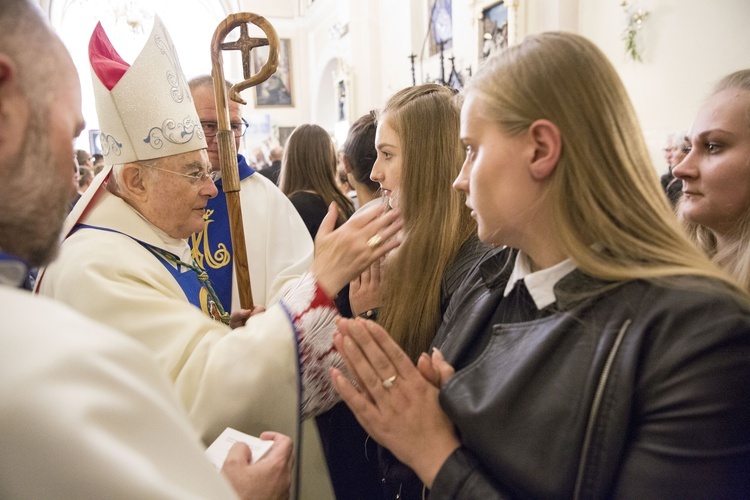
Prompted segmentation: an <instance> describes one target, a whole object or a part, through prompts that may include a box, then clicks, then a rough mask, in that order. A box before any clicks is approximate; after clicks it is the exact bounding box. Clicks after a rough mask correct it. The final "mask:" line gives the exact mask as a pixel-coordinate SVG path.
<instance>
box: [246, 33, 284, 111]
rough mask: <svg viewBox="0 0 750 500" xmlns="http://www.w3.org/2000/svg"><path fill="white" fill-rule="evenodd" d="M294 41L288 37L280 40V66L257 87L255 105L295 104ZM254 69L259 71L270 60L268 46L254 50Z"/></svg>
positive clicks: (260, 106) (262, 106) (259, 106)
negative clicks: (293, 80) (292, 52)
mask: <svg viewBox="0 0 750 500" xmlns="http://www.w3.org/2000/svg"><path fill="white" fill-rule="evenodd" d="M291 50H292V43H291V40H289V39H288V38H281V39H280V40H279V67H278V69H277V70H276V73H274V74H273V75H271V77H270V78H269V79H268V80H266V81H265V82H263V83H261V84H260V85H258V86H256V87H255V107H256V108H265V107H273V106H294V102H293V100H292V95H293V94H292V57H291ZM252 56H253V71H254V72H255V73H257V72H258V71H260V69H261V68H262V67H263V65H264V64H265V63H266V61H267V60H268V47H258V48H256V49H254V50H253V52H252Z"/></svg>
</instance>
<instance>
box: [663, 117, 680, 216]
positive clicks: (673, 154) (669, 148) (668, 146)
mask: <svg viewBox="0 0 750 500" xmlns="http://www.w3.org/2000/svg"><path fill="white" fill-rule="evenodd" d="M685 135H686V132H685V131H684V130H681V131H679V132H675V133H673V134H669V135H668V136H667V140H666V142H665V143H664V159H665V160H666V162H667V172H666V173H665V174H664V175H662V176H661V187H662V188H663V189H664V193H666V195H667V198H669V202H670V203H671V204H672V206H673V207H674V206H675V204H676V203H677V200H679V199H680V196H682V181H681V180H680V179H677V178H676V177H675V176H674V173H673V169H674V167H675V166H677V164H679V163H680V162H681V161H682V159H683V158H685V147H686V142H685Z"/></svg>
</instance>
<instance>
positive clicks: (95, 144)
mask: <svg viewBox="0 0 750 500" xmlns="http://www.w3.org/2000/svg"><path fill="white" fill-rule="evenodd" d="M100 135H101V132H100V131H99V130H98V129H91V130H89V151H91V154H102V143H101V141H100Z"/></svg>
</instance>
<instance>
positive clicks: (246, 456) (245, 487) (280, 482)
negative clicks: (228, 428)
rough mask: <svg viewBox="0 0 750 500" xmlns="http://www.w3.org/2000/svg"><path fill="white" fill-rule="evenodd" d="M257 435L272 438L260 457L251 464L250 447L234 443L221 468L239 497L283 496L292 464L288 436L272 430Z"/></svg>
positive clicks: (289, 483)
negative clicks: (271, 444) (269, 445)
mask: <svg viewBox="0 0 750 500" xmlns="http://www.w3.org/2000/svg"><path fill="white" fill-rule="evenodd" d="M260 438H261V439H268V440H273V441H274V444H273V446H271V449H270V450H268V453H267V454H266V455H265V456H263V458H261V459H260V460H258V461H257V462H256V463H254V464H251V463H250V459H251V457H252V452H251V451H250V448H249V447H248V446H247V445H246V444H245V443H235V445H234V446H232V448H231V449H230V450H229V454H228V455H227V458H226V460H225V461H224V465H223V466H222V468H221V472H222V473H223V474H224V475H225V476H226V477H227V479H228V480H229V482H230V484H231V485H232V487H233V488H234V490H235V491H236V492H237V495H239V497H240V498H241V499H251V498H252V499H253V500H256V499H259V500H278V499H287V498H289V494H290V489H291V487H292V466H293V465H294V457H293V456H292V450H293V447H292V440H291V439H290V438H289V437H287V436H285V435H283V434H278V433H276V432H264V433H263V434H261V435H260Z"/></svg>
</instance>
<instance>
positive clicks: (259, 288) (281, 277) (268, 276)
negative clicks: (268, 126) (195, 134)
mask: <svg viewBox="0 0 750 500" xmlns="http://www.w3.org/2000/svg"><path fill="white" fill-rule="evenodd" d="M188 85H189V86H190V93H191V95H192V97H193V101H194V103H195V109H196V111H197V113H198V119H199V120H200V122H201V124H202V125H203V132H204V134H205V136H206V144H207V146H208V148H207V152H208V160H209V161H210V162H211V167H212V169H213V171H215V172H219V171H220V170H219V166H220V164H219V148H218V140H217V138H216V131H217V128H218V126H217V123H218V118H217V112H216V101H215V99H214V88H213V78H212V77H211V75H203V76H199V77H196V78H193V79H191V80H190V81H189V82H188ZM230 88H231V86H230V85H228V84H227V85H226V91H227V95H229V89H230ZM227 102H228V108H229V123H230V127H231V129H232V131H233V132H234V140H235V147H236V148H237V151H239V150H240V139H241V138H242V135H243V134H244V132H245V131H246V127H247V126H246V124H245V121H244V119H243V118H242V108H241V107H240V104H239V103H237V102H235V101H233V100H231V99H227ZM237 165H238V169H239V178H240V205H241V207H242V221H243V225H244V227H245V247H246V248H247V261H248V267H249V270H250V285H251V287H252V292H253V302H254V303H255V304H260V305H263V306H268V305H270V304H274V303H275V302H276V301H277V300H278V299H279V298H280V292H281V290H282V288H283V286H284V285H285V284H287V283H289V282H290V281H291V280H294V279H296V278H298V277H299V276H300V275H301V274H302V273H304V272H305V271H307V270H309V268H310V265H311V264H312V257H313V242H312V239H311V238H310V233H309V232H308V231H307V228H306V227H305V223H304V222H303V221H302V218H301V217H300V216H299V213H298V212H297V210H296V209H295V208H294V205H292V203H291V202H290V201H289V198H287V197H286V195H285V194H284V193H282V192H281V190H280V189H279V188H278V187H277V186H276V185H275V184H273V183H272V182H271V181H269V180H268V179H267V178H265V177H263V176H262V175H259V173H258V172H256V171H255V170H253V169H252V168H251V167H250V166H249V165H248V163H247V160H246V159H245V157H244V156H243V155H241V154H238V155H237ZM221 183H222V181H221V179H218V180H217V181H216V187H217V189H218V190H219V193H218V195H217V196H216V198H213V199H211V200H209V202H208V205H207V210H208V211H211V214H210V215H209V217H208V218H207V220H206V223H205V225H204V228H203V231H201V232H199V233H196V234H193V235H192V236H191V238H190V240H189V243H190V247H191V248H192V251H193V257H194V258H195V259H196V261H197V262H199V263H200V264H201V265H202V267H203V268H204V269H206V271H207V272H208V274H209V276H210V277H211V282H212V284H213V286H214V289H215V290H216V292H217V294H218V295H219V297H220V298H222V302H224V297H227V299H226V303H230V302H231V309H232V311H236V310H237V309H239V294H238V291H237V280H236V277H234V276H233V273H232V269H233V263H234V261H233V252H232V251H225V250H224V249H231V248H232V241H231V238H230V237H229V230H228V225H229V221H228V216H227V204H226V198H225V197H224V194H223V193H222V192H221V190H222V187H221ZM230 299H231V300H230Z"/></svg>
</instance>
